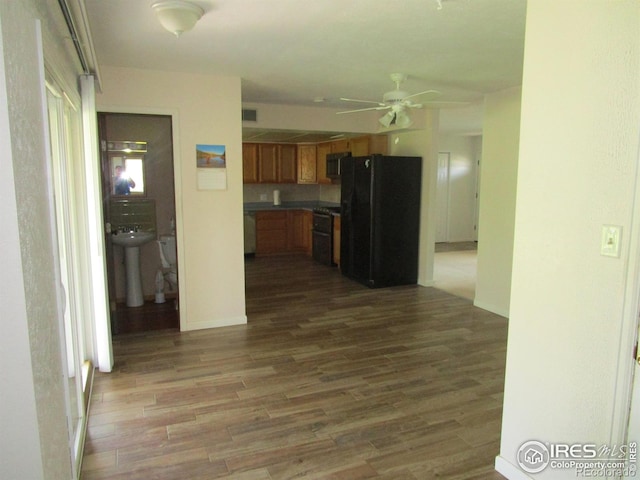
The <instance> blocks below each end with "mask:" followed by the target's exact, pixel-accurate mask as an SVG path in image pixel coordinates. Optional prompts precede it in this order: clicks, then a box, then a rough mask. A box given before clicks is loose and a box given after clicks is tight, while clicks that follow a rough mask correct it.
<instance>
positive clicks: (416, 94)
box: [403, 90, 440, 100]
mask: <svg viewBox="0 0 640 480" xmlns="http://www.w3.org/2000/svg"><path fill="white" fill-rule="evenodd" d="M427 93H434V94H438V95H440V92H439V91H438V90H425V91H424V92H418V93H413V94H411V95H408V96H406V97H404V98H403V100H406V99H408V98H413V97H417V96H418V95H426V94H427Z"/></svg>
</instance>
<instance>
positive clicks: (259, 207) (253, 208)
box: [244, 200, 340, 215]
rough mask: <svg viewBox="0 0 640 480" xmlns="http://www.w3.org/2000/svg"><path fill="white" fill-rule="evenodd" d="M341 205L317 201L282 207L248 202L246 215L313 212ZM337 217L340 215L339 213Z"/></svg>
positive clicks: (289, 203) (289, 204)
mask: <svg viewBox="0 0 640 480" xmlns="http://www.w3.org/2000/svg"><path fill="white" fill-rule="evenodd" d="M339 206H340V204H339V203H332V202H320V201H315V200H307V201H300V202H282V204H280V205H274V204H273V203H270V202H247V203H245V204H244V211H245V213H253V212H260V211H267V210H313V209H314V208H316V207H339ZM336 215H340V214H339V213H338V214H336Z"/></svg>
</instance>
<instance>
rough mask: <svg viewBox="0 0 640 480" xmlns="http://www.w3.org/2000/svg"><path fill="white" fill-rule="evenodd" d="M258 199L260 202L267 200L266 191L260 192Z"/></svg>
mask: <svg viewBox="0 0 640 480" xmlns="http://www.w3.org/2000/svg"><path fill="white" fill-rule="evenodd" d="M260 201H261V202H266V201H267V194H266V193H261V194H260Z"/></svg>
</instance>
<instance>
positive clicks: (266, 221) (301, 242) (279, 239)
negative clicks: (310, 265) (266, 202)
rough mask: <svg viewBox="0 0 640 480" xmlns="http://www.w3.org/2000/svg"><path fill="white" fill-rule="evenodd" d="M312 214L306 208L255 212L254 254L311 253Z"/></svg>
mask: <svg viewBox="0 0 640 480" xmlns="http://www.w3.org/2000/svg"><path fill="white" fill-rule="evenodd" d="M312 227H313V214H312V213H311V212H310V211H308V210H280V211H279V210H267V211H260V212H256V255H277V254H284V253H305V254H307V255H311V248H312V244H311V229H312Z"/></svg>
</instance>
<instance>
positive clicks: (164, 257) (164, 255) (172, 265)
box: [158, 235, 178, 292]
mask: <svg viewBox="0 0 640 480" xmlns="http://www.w3.org/2000/svg"><path fill="white" fill-rule="evenodd" d="M158 247H159V248H160V261H161V262H162V269H163V270H162V274H163V275H164V279H165V281H166V282H167V283H168V284H169V291H170V292H177V291H178V266H177V255H176V252H177V250H176V236H175V235H160V239H159V240H158Z"/></svg>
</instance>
